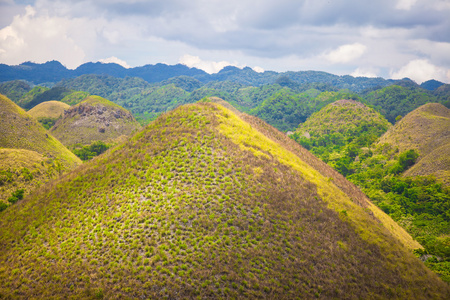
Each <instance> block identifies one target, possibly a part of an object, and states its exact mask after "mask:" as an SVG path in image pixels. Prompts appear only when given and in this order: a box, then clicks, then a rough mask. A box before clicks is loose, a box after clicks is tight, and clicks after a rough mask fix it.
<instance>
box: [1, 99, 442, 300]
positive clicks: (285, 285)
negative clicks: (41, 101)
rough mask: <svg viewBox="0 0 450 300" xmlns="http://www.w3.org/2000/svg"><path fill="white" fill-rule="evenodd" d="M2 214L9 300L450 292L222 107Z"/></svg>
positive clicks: (376, 215) (358, 209)
mask: <svg viewBox="0 0 450 300" xmlns="http://www.w3.org/2000/svg"><path fill="white" fill-rule="evenodd" d="M0 216H1V218H0V266H1V267H0V295H2V296H3V297H4V298H80V299H85V298H105V299H119V298H158V299H159V298H179V299H191V298H196V297H197V298H272V299H273V298H277V299H293V298H296V297H299V298H305V299H311V298H337V299H342V298H363V299H370V298H378V299H386V298H404V299H410V298H428V299H430V298H434V299H447V298H448V297H449V296H450V288H449V286H448V285H446V284H445V283H443V282H442V281H441V280H439V279H438V278H437V276H436V275H435V274H433V273H432V272H431V271H429V270H428V269H426V268H425V266H424V265H423V263H421V262H420V261H419V260H418V259H417V258H415V257H414V256H413V255H412V253H411V252H410V250H408V249H407V248H406V247H405V246H404V243H405V242H406V241H410V242H411V243H412V242H413V241H412V240H411V238H410V237H409V236H408V235H404V240H403V242H402V241H400V240H398V239H396V238H394V237H393V236H392V232H401V230H400V229H399V227H396V224H395V223H389V224H388V223H385V222H389V220H390V219H389V218H388V217H386V216H385V215H384V214H383V213H382V212H380V211H379V210H376V209H375V208H374V206H373V205H372V204H371V203H370V202H369V201H368V200H367V199H366V198H365V196H364V195H363V194H362V193H361V192H359V191H358V190H357V189H356V188H355V187H354V186H353V185H352V184H350V183H349V182H348V181H346V180H345V179H344V178H343V177H342V176H341V175H339V174H338V173H337V172H335V171H334V170H332V169H331V168H329V167H328V166H327V165H326V164H324V163H322V162H320V161H319V160H317V159H316V158H314V156H312V155H311V154H309V153H308V152H307V151H306V150H304V149H303V148H301V147H299V146H298V145H297V144H295V142H293V141H292V140H290V139H289V138H288V137H286V136H285V135H284V134H282V133H280V132H278V131H277V130H275V129H274V128H273V127H271V126H269V125H267V124H265V123H264V122H262V121H260V120H259V119H257V118H255V117H250V116H247V115H242V116H240V117H239V116H238V115H237V114H236V113H235V112H233V111H231V110H229V109H226V108H224V107H223V106H220V105H219V104H214V103H202V104H195V105H186V106H182V107H179V108H177V109H176V110H174V111H171V112H169V113H166V114H164V115H162V116H161V117H159V118H158V119H157V120H156V121H154V122H152V123H151V124H150V125H149V126H148V127H147V128H146V129H145V130H143V131H141V132H139V133H138V134H137V135H135V136H134V137H133V138H131V139H130V140H129V141H127V142H126V143H125V144H122V145H120V146H118V147H116V148H114V149H113V150H111V151H108V152H106V153H105V154H104V155H102V156H99V157H97V158H96V159H94V160H92V161H90V162H88V163H85V164H84V165H83V166H82V167H80V168H78V169H77V170H75V171H74V172H72V173H70V174H68V175H67V176H64V177H63V178H61V179H59V180H58V181H56V182H52V183H51V184H49V185H46V186H44V187H42V188H41V189H40V190H39V191H38V192H37V193H35V194H33V195H32V196H30V197H28V198H26V199H24V200H23V201H21V202H20V203H19V205H16V206H14V207H12V208H11V209H8V210H6V211H4V212H3V213H2V214H1V215H0ZM391 222H392V220H391Z"/></svg>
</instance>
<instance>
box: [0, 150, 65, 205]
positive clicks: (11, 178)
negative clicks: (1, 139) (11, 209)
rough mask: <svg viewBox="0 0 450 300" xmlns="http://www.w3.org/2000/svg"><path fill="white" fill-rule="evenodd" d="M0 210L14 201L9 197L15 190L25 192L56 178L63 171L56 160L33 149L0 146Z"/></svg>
mask: <svg viewBox="0 0 450 300" xmlns="http://www.w3.org/2000/svg"><path fill="white" fill-rule="evenodd" d="M0 162H1V164H0V210H4V209H6V208H7V207H8V205H9V204H12V203H15V202H16V201H14V199H18V197H17V196H16V197H15V198H13V201H10V200H9V198H10V197H11V196H15V195H13V194H14V193H15V192H16V191H17V190H25V194H28V193H29V192H32V191H33V190H34V189H35V188H36V187H39V186H40V185H42V184H44V183H46V182H48V181H50V180H51V179H54V178H56V177H57V176H59V175H60V173H61V172H62V171H63V168H62V165H61V163H60V162H59V161H58V160H53V159H49V158H46V157H44V156H43V155H42V154H39V153H37V152H35V151H30V150H23V149H4V148H0Z"/></svg>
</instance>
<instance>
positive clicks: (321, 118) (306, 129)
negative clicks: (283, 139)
mask: <svg viewBox="0 0 450 300" xmlns="http://www.w3.org/2000/svg"><path fill="white" fill-rule="evenodd" d="M390 126H391V125H390V123H389V122H388V121H387V120H386V119H385V118H384V117H383V116H382V115H381V114H380V113H378V112H376V111H375V110H374V109H372V108H369V107H367V106H365V105H364V104H362V103H360V102H357V101H354V100H348V99H342V100H339V101H336V102H333V103H331V104H328V105H327V106H325V107H324V108H322V109H321V110H320V111H318V112H316V113H314V114H312V115H311V116H310V117H309V118H308V120H306V122H305V123H302V124H300V125H299V127H298V128H297V130H296V132H295V133H294V134H293V135H291V138H293V139H294V140H295V141H297V142H298V143H300V144H301V145H302V146H304V147H306V148H307V149H309V150H311V151H312V152H313V153H314V154H315V155H316V156H318V157H319V158H320V159H322V160H323V161H325V162H327V163H328V164H330V165H331V166H333V167H334V168H335V169H336V170H338V171H339V172H340V173H341V174H343V175H345V176H346V175H348V174H350V173H351V172H352V171H351V169H350V164H351V163H352V162H353V161H354V160H355V158H356V157H357V156H359V155H362V154H364V153H363V152H364V151H363V148H366V147H369V146H370V145H371V144H372V143H373V142H374V141H375V140H376V139H378V138H379V137H380V136H381V135H382V134H383V133H385V132H386V130H387V129H388V128H389V127H390Z"/></svg>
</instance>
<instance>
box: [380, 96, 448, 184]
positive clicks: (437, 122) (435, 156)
mask: <svg viewBox="0 0 450 300" xmlns="http://www.w3.org/2000/svg"><path fill="white" fill-rule="evenodd" d="M383 144H388V145H391V147H392V148H398V151H399V152H404V151H406V150H409V149H415V150H417V151H418V153H419V157H418V160H417V162H416V165H414V166H413V167H412V168H411V169H409V170H407V172H406V173H405V175H407V176H415V175H430V174H434V175H436V177H437V178H440V179H441V180H444V181H445V182H447V183H449V181H450V176H449V175H450V173H449V170H450V158H449V153H450V109H448V108H446V107H445V106H443V105H442V104H439V103H428V104H425V105H423V106H421V107H419V108H417V109H415V110H414V111H412V112H410V113H409V114H408V115H406V116H405V117H404V118H403V119H401V120H400V121H399V122H398V123H397V124H396V125H395V126H393V127H392V128H390V129H389V130H388V131H387V132H386V133H385V134H384V135H383V136H382V137H381V138H380V140H379V142H378V145H383Z"/></svg>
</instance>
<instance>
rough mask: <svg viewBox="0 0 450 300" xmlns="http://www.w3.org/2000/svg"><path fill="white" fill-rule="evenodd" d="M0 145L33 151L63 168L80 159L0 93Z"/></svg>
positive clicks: (74, 164) (70, 167) (73, 164)
mask: <svg viewBox="0 0 450 300" xmlns="http://www.w3.org/2000/svg"><path fill="white" fill-rule="evenodd" d="M0 147H1V148H11V149H25V150H31V151H35V152H37V153H39V154H41V155H43V156H45V157H47V158H49V159H53V160H57V161H59V162H60V163H61V165H62V168H63V170H68V169H72V168H74V167H76V166H77V165H80V164H81V160H80V159H79V158H78V157H76V156H75V155H74V154H73V153H72V152H70V151H69V150H68V149H67V148H66V147H65V146H64V145H63V144H61V143H60V142H59V141H58V140H57V139H55V138H54V137H53V136H52V135H51V134H50V133H49V132H48V131H47V130H45V129H44V128H43V127H42V126H41V125H40V124H39V123H38V122H37V121H36V119H34V118H33V117H32V116H30V115H29V114H28V113H26V112H25V111H24V110H23V109H21V108H20V107H19V106H17V105H16V104H15V103H14V102H12V101H11V100H9V99H8V98H7V97H5V96H3V95H0Z"/></svg>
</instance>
